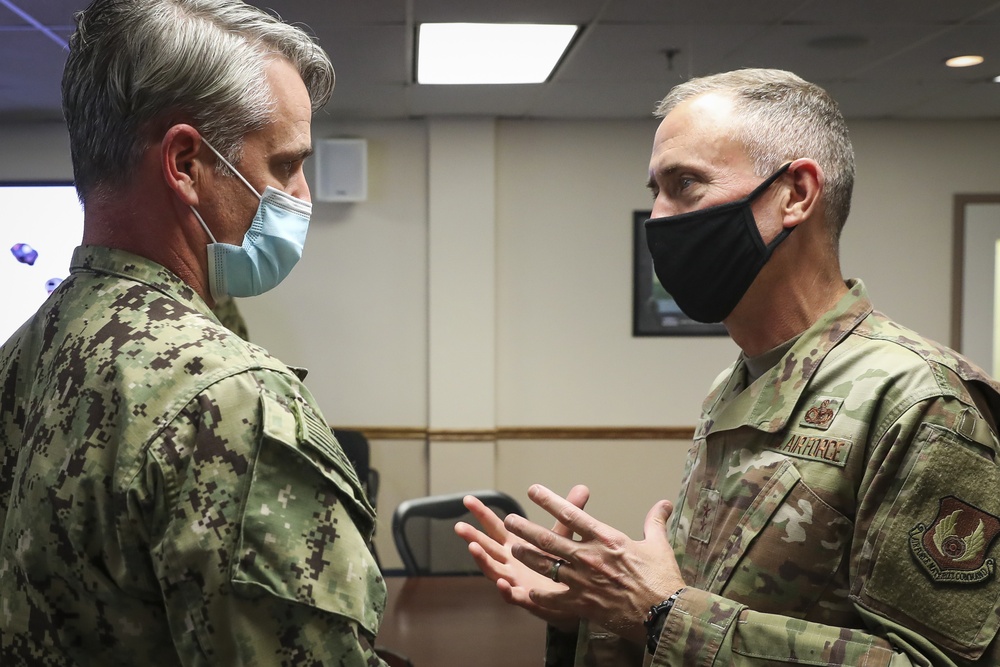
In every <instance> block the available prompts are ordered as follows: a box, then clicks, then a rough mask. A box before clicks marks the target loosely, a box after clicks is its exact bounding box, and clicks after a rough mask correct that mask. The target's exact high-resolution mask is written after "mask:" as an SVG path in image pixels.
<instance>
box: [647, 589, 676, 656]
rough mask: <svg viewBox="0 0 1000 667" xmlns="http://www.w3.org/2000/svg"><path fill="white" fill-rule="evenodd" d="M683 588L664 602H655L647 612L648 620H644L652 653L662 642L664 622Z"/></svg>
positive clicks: (648, 644) (649, 649)
mask: <svg viewBox="0 0 1000 667" xmlns="http://www.w3.org/2000/svg"><path fill="white" fill-rule="evenodd" d="M683 590H684V589H683V588H680V589H678V590H677V592H676V593H674V594H673V595H671V596H670V597H668V598H667V599H666V600H664V601H663V602H660V603H659V604H654V605H653V606H652V607H650V608H649V611H648V612H647V613H646V620H645V621H643V625H645V626H646V650H648V651H649V653H650V655H652V654H654V653H656V647H657V646H658V645H659V643H660V633H661V632H663V624H664V623H666V621H667V614H669V613H670V610H671V609H673V608H674V603H675V602H677V596H679V595H680V594H681V591H683Z"/></svg>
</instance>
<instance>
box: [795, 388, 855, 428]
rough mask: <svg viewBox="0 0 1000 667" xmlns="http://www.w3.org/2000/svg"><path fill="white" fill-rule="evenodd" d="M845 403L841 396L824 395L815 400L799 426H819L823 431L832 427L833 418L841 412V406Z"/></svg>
mask: <svg viewBox="0 0 1000 667" xmlns="http://www.w3.org/2000/svg"><path fill="white" fill-rule="evenodd" d="M843 404H844V400H843V399H841V398H832V397H829V396H823V397H821V398H817V399H816V400H815V401H813V404H812V405H811V406H810V407H809V409H808V410H806V415H805V417H803V418H802V421H801V422H799V426H805V427H807V428H818V429H820V430H822V431H825V430H826V429H828V428H830V424H832V423H833V418H834V417H836V416H837V413H838V412H840V406H842V405H843Z"/></svg>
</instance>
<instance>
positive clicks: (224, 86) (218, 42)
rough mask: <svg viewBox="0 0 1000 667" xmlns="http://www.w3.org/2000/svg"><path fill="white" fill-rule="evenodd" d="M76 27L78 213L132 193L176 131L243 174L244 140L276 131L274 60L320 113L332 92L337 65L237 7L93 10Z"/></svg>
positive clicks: (185, 0)
mask: <svg viewBox="0 0 1000 667" xmlns="http://www.w3.org/2000/svg"><path fill="white" fill-rule="evenodd" d="M76 24H77V28H76V32H75V33H74V34H73V36H72V38H71V39H70V48H69V57H68V59H67V61H66V68H65V71H64V72H63V80H62V92H63V114H64V115H65V117H66V123H67V125H68V127H69V136H70V151H71V154H72V158H73V175H74V178H75V180H76V188H77V192H78V194H79V196H80V200H81V201H85V200H86V198H87V196H88V195H90V194H95V195H98V196H100V195H102V194H107V193H109V192H111V191H113V190H114V189H115V188H116V187H120V186H123V185H126V184H127V183H128V182H129V178H130V175H131V174H132V173H133V172H134V171H135V168H136V166H137V165H138V162H139V160H140V159H141V156H142V153H143V152H144V151H145V149H146V148H147V147H148V146H149V145H150V143H152V142H158V141H159V140H160V139H161V138H162V136H163V132H165V131H166V130H167V129H168V128H169V127H170V126H171V125H173V124H175V123H179V122H184V123H191V124H192V125H194V126H195V127H197V128H198V131H199V132H201V133H203V134H204V135H205V136H206V137H207V138H208V139H209V140H211V141H212V143H213V144H214V145H215V146H216V147H217V148H218V149H219V151H220V152H221V153H222V154H223V155H225V156H226V157H227V159H229V160H230V161H231V162H238V161H239V157H240V155H241V152H242V145H243V137H244V136H245V135H246V134H247V133H248V132H252V131H254V130H259V129H261V128H263V127H266V126H267V125H268V123H270V122H271V120H272V119H271V115H272V113H273V110H274V108H275V100H274V99H273V97H272V93H271V90H270V87H269V85H268V83H267V79H266V73H265V69H266V67H267V64H268V63H269V62H270V61H271V60H272V59H273V58H276V57H283V58H286V59H287V60H288V61H290V62H291V63H292V64H293V65H294V66H295V68H296V69H297V70H298V72H299V75H300V76H301V77H302V80H303V82H304V83H305V86H306V89H307V90H308V91H309V97H310V100H311V102H312V109H313V112H315V111H318V110H319V109H320V108H322V107H323V106H324V105H325V104H326V102H327V101H328V100H329V99H330V93H331V92H332V90H333V84H334V72H333V66H332V65H331V64H330V59H329V58H328V57H327V55H326V53H325V52H324V51H323V49H321V48H320V47H319V46H318V45H317V44H316V43H315V42H314V41H313V39H312V38H311V37H310V36H309V35H307V34H306V33H305V32H304V31H303V30H302V29H301V28H298V27H295V26H292V25H289V24H287V23H283V22H282V21H281V20H280V19H279V18H277V17H275V16H271V15H270V14H267V13H265V12H264V11H262V10H260V9H257V8H256V7H252V6H250V5H247V4H245V3H243V2H241V1H240V0H94V1H93V2H92V3H91V4H90V6H89V7H87V9H85V10H83V11H82V12H79V13H77V15H76Z"/></svg>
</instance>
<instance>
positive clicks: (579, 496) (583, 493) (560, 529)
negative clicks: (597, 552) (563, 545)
mask: <svg viewBox="0 0 1000 667" xmlns="http://www.w3.org/2000/svg"><path fill="white" fill-rule="evenodd" d="M566 500H567V501H568V502H569V503H572V504H573V505H576V506H577V507H579V508H580V509H583V508H584V507H585V506H586V504H587V501H588V500H590V489H589V488H587V487H586V486H584V485H583V484H577V485H576V486H574V487H573V488H572V489H570V490H569V493H567V494H566ZM552 531H553V532H554V533H555V534H557V535H562V536H563V537H570V538H571V537H573V531H572V529H570V528H567V527H566V526H564V525H562V524H561V523H560V522H558V521H556V523H555V525H554V526H552Z"/></svg>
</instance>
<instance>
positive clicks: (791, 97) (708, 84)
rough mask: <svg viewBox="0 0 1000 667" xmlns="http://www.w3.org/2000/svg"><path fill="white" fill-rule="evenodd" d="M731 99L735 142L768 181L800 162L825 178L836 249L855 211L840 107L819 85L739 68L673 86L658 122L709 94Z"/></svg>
mask: <svg viewBox="0 0 1000 667" xmlns="http://www.w3.org/2000/svg"><path fill="white" fill-rule="evenodd" d="M713 92H714V93H721V94H725V95H729V96H730V97H731V98H732V99H733V100H734V102H735V103H736V110H737V113H738V115H739V119H740V120H739V125H738V126H737V127H736V128H734V136H733V139H735V140H736V141H739V142H740V143H741V144H742V145H743V146H744V148H745V149H746V152H747V155H748V156H749V157H750V160H751V161H752V162H753V165H754V170H755V173H756V174H757V175H758V176H761V177H764V176H768V175H770V174H772V173H773V172H775V171H776V170H777V169H778V167H780V166H781V165H783V164H784V163H786V162H789V161H790V160H795V159H797V158H804V157H807V158H812V159H814V160H816V162H817V163H819V166H820V167H821V168H822V169H823V173H824V174H825V175H826V191H825V193H824V198H825V200H826V201H825V203H826V213H827V214H826V218H827V225H828V226H829V230H830V236H831V241H832V242H833V244H834V247H836V246H837V244H838V242H839V240H840V232H841V230H842V229H843V227H844V223H845V222H846V221H847V216H848V214H849V213H850V210H851V192H852V190H853V189H854V149H853V148H852V147H851V140H850V137H849V136H848V133H847V123H846V122H845V121H844V116H843V115H842V114H841V113H840V107H838V106H837V103H836V102H835V101H834V100H833V98H831V97H830V95H829V94H827V92H826V91H825V90H823V89H822V88H820V87H819V86H817V85H815V84H812V83H809V82H808V81H805V80H804V79H802V78H800V77H798V76H796V75H795V74H792V73H791V72H785V71H783V70H775V69H740V70H735V71H732V72H724V73H722V74H713V75H711V76H705V77H701V78H697V79H691V80H690V81H686V82H684V83H682V84H680V85H678V86H676V87H674V88H673V89H672V90H671V91H670V92H669V93H668V94H667V96H666V97H665V98H663V100H661V101H660V103H659V104H658V105H657V107H656V115H657V116H658V117H660V118H663V117H665V116H666V115H667V114H669V113H670V112H671V111H672V110H673V109H674V108H675V107H676V106H677V105H678V104H680V103H682V102H684V101H686V100H689V99H692V98H694V97H698V96H699V95H703V94H705V93H713Z"/></svg>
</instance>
